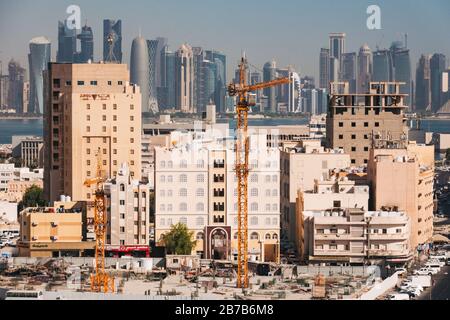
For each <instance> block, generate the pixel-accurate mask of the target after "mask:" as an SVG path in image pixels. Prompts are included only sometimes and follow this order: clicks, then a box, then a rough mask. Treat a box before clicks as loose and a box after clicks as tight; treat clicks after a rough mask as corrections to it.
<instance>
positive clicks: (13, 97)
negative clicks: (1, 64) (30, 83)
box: [8, 59, 25, 113]
mask: <svg viewBox="0 0 450 320" xmlns="http://www.w3.org/2000/svg"><path fill="white" fill-rule="evenodd" d="M8 72H9V88H8V90H9V92H8V107H9V108H10V109H14V110H16V112H17V113H23V99H24V97H23V86H24V81H25V69H24V68H22V67H21V66H20V64H19V63H18V62H16V61H14V60H13V59H11V61H10V62H9V63H8Z"/></svg>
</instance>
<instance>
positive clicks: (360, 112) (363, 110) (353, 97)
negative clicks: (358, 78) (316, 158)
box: [327, 82, 407, 166]
mask: <svg viewBox="0 0 450 320" xmlns="http://www.w3.org/2000/svg"><path fill="white" fill-rule="evenodd" d="M331 85H332V91H331V98H330V106H329V111H328V117H327V144H328V146H329V147H331V148H333V149H343V150H344V152H345V153H347V154H349V155H350V159H351V165H352V166H362V165H367V163H368V162H369V151H370V147H371V144H372V140H374V139H394V140H400V139H403V140H406V139H407V128H406V124H405V121H406V119H405V118H404V111H405V108H407V106H405V105H404V99H405V97H406V95H403V94H400V85H402V83H397V82H371V83H370V93H368V94H349V93H348V83H347V82H345V83H332V84H331ZM339 86H341V87H342V86H343V87H344V88H343V89H342V88H341V89H342V90H341V92H337V91H338V90H337V89H339ZM334 88H336V90H335V89H334ZM361 100H362V101H365V102H361Z"/></svg>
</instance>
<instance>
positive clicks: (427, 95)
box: [415, 55, 431, 112]
mask: <svg viewBox="0 0 450 320" xmlns="http://www.w3.org/2000/svg"><path fill="white" fill-rule="evenodd" d="M430 59H431V56H430V55H422V56H421V57H420V60H419V63H418V64H417V70H416V91H415V93H416V99H415V101H416V103H415V106H416V108H415V111H416V112H424V111H427V110H429V109H430V103H431V78H430V77H431V73H430Z"/></svg>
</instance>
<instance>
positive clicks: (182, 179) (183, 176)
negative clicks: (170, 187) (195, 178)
mask: <svg viewBox="0 0 450 320" xmlns="http://www.w3.org/2000/svg"><path fill="white" fill-rule="evenodd" d="M180 182H182V183H186V182H187V175H185V174H181V175H180Z"/></svg>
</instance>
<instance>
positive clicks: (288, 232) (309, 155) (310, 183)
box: [280, 140, 350, 243]
mask: <svg viewBox="0 0 450 320" xmlns="http://www.w3.org/2000/svg"><path fill="white" fill-rule="evenodd" d="M287 144H288V145H289V143H287ZM280 166H281V184H280V191H281V198H280V204H281V213H282V219H281V229H282V231H283V233H284V237H285V238H287V239H288V240H289V241H290V242H292V243H294V242H295V240H294V239H295V234H296V224H295V220H296V219H295V216H296V199H297V194H298V190H303V191H309V190H313V189H314V184H315V181H316V180H317V179H319V180H320V179H322V180H327V179H328V178H329V177H330V174H331V173H332V172H333V171H334V170H338V171H339V170H342V169H345V168H348V167H349V166H350V156H349V155H348V154H344V152H343V151H342V150H331V149H325V148H323V147H321V142H320V140H312V141H300V142H299V143H297V144H296V146H295V147H291V146H289V147H283V148H282V151H281V152H280Z"/></svg>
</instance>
